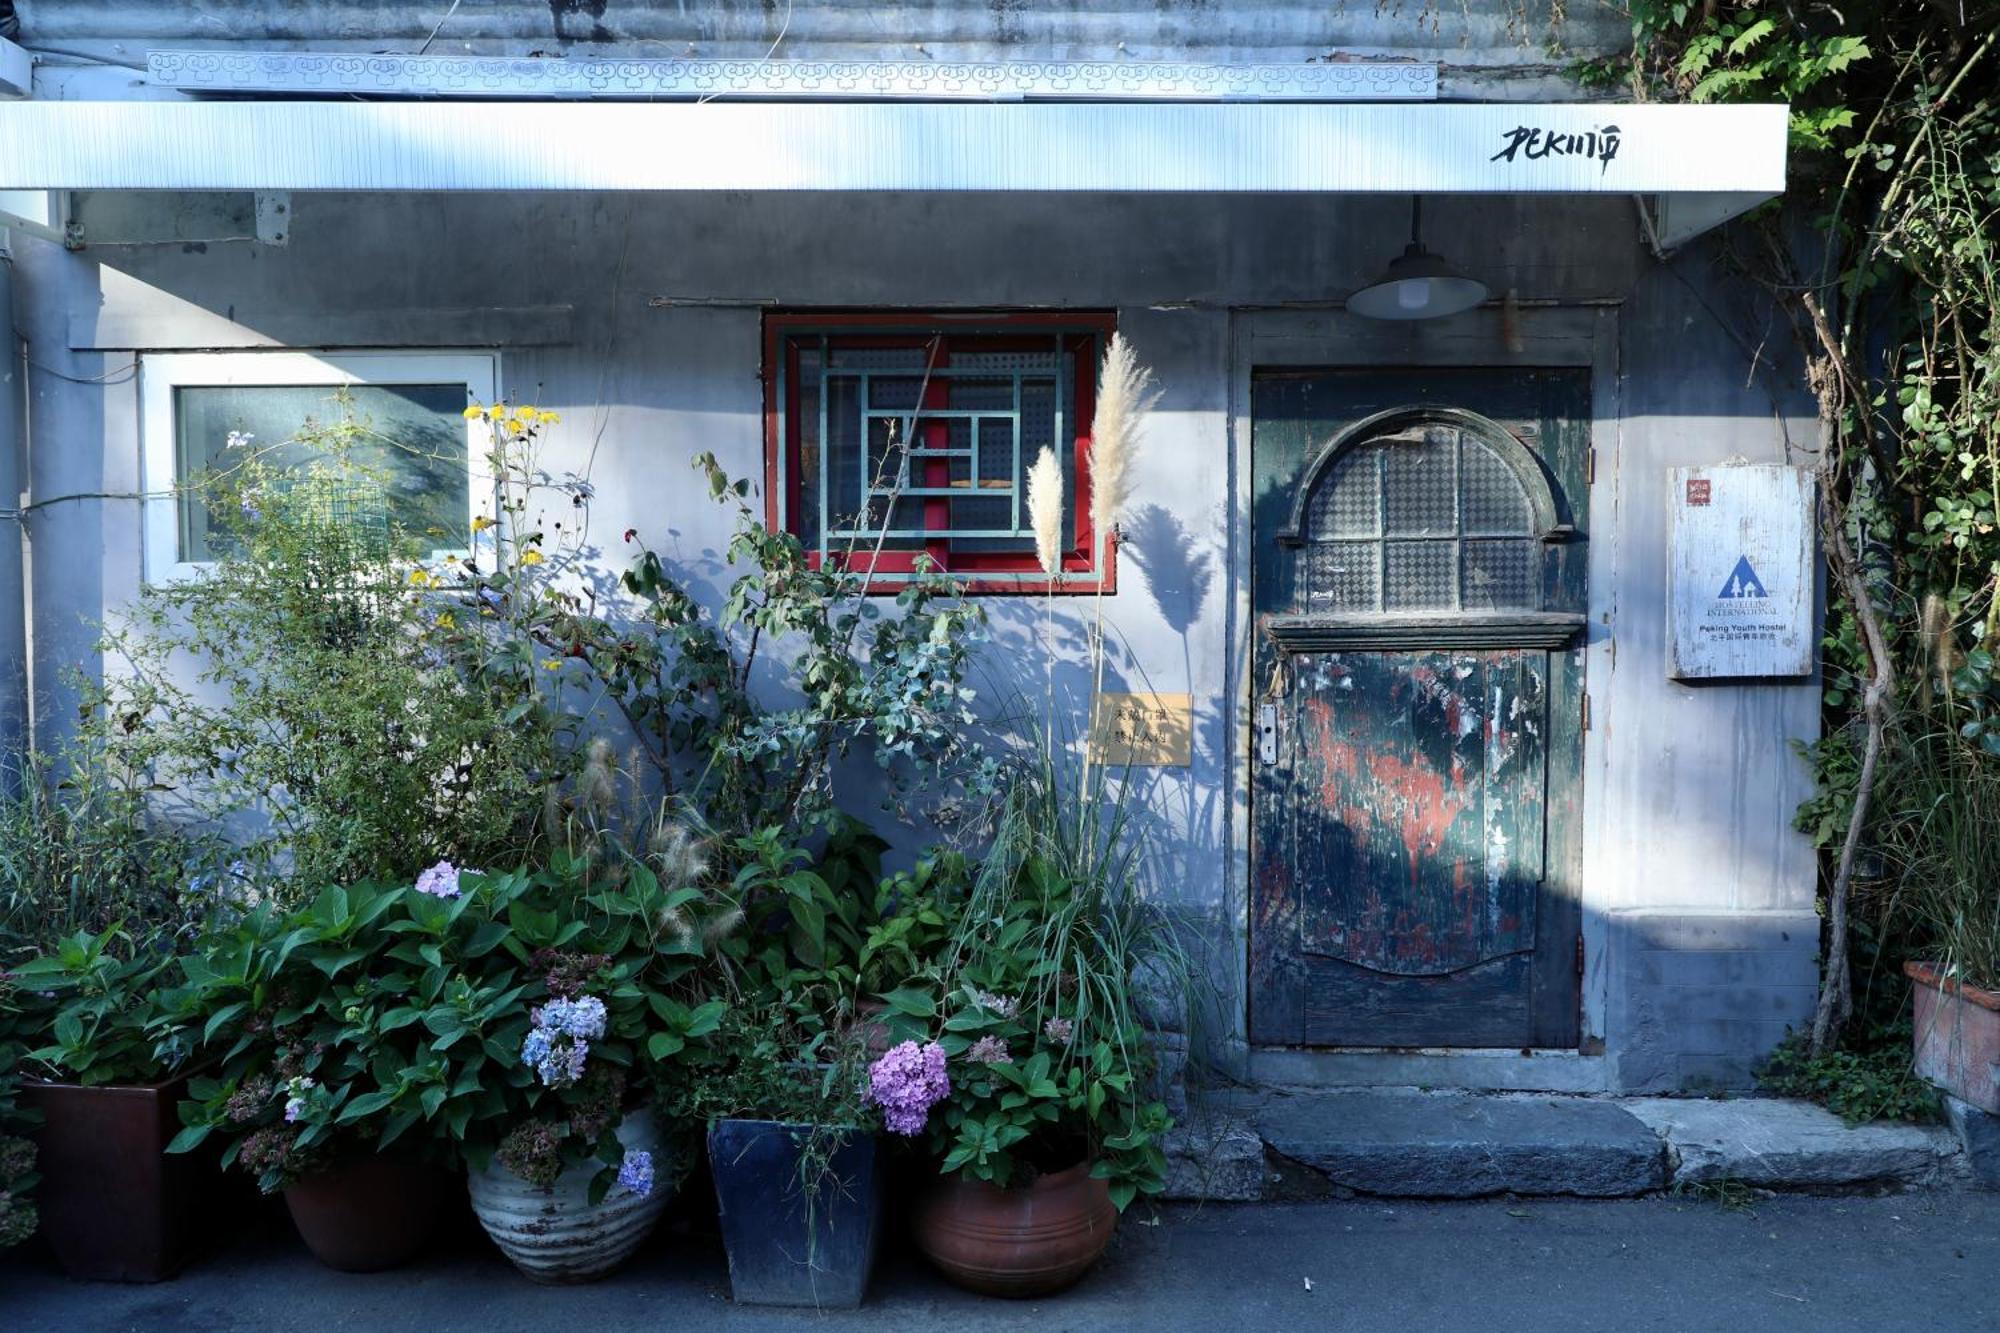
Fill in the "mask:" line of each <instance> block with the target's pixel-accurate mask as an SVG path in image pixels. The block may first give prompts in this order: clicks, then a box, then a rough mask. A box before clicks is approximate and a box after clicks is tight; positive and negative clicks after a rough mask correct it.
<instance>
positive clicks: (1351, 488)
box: [1306, 449, 1382, 539]
mask: <svg viewBox="0 0 2000 1333" xmlns="http://www.w3.org/2000/svg"><path fill="white" fill-rule="evenodd" d="M1380 458H1381V455H1380V452H1379V451H1378V450H1374V449H1356V450H1354V451H1352V452H1351V453H1349V454H1347V455H1346V456H1345V457H1343V458H1341V459H1340V460H1339V461H1337V462H1336V463H1334V465H1333V468H1332V470H1331V471H1330V472H1329V473H1328V474H1327V476H1326V477H1324V478H1323V479H1322V480H1321V481H1320V483H1319V485H1318V486H1317V487H1315V488H1314V490H1313V493H1312V499H1311V500H1310V501H1309V502H1308V503H1307V506H1306V536H1307V537H1308V538H1315V539H1318V538H1328V537H1373V536H1375V535H1376V534H1377V533H1379V532H1380V531H1381V530H1382V529H1381V524H1380V518H1381V503H1382V492H1381V477H1380V473H1379V463H1380Z"/></svg>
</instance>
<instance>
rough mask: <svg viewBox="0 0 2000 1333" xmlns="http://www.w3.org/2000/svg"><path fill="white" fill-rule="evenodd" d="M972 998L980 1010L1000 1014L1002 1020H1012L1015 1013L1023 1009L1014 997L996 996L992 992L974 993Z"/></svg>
mask: <svg viewBox="0 0 2000 1333" xmlns="http://www.w3.org/2000/svg"><path fill="white" fill-rule="evenodd" d="M972 998H973V1000H974V1001H975V1002H977V1003H978V1005H979V1007H980V1008H982V1009H984V1010H986V1011H987V1012H988V1013H992V1014H998V1015H1000V1017H1002V1018H1012V1017H1013V1016H1014V1013H1015V1011H1016V1010H1018V1009H1019V1008H1020V1007H1021V1002H1020V1001H1019V1000H1017V999H1015V998H1014V997H1013V996H1011V995H995V994H994V993H993V992H992V991H990V990H982V991H974V992H973V993H972Z"/></svg>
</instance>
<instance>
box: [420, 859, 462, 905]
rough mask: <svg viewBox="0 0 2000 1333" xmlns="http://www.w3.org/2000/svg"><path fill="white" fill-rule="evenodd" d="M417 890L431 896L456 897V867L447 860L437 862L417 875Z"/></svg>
mask: <svg viewBox="0 0 2000 1333" xmlns="http://www.w3.org/2000/svg"><path fill="white" fill-rule="evenodd" d="M417 892H418V893H428V894H429V895H430V896H431V897H433V898H456V897H458V867H457V866H455V865H453V864H452V863H451V862H449V861H440V862H438V863H437V864H436V865H434V866H432V867H431V868H430V869H429V870H426V871H425V872H424V873H423V874H421V875H418V876H417Z"/></svg>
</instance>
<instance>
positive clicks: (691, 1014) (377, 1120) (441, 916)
mask: <svg viewBox="0 0 2000 1333" xmlns="http://www.w3.org/2000/svg"><path fill="white" fill-rule="evenodd" d="M447 871H449V872H450V873H446V872H447ZM699 896H700V895H699V891H698V890H695V889H692V888H685V887H676V888H673V889H668V888H663V887H662V886H661V885H660V883H659V881H658V879H657V878H656V877H655V876H654V875H653V874H652V872H651V871H649V870H647V869H645V868H643V867H639V868H636V869H635V870H634V872H633V873H632V874H631V875H630V876H629V877H628V879H627V880H626V881H625V882H624V883H623V884H622V885H620V886H619V887H617V888H615V889H603V890H592V889H589V888H587V887H586V886H585V885H584V884H583V883H582V882H581V881H580V879H579V878H578V877H576V876H575V875H573V874H571V873H568V870H567V868H565V867H563V866H560V865H559V866H557V867H556V868H553V869H551V870H548V871H542V872H535V873H528V872H519V871H517V872H513V873H509V874H497V875H487V874H482V873H479V872H477V871H464V872H457V871H452V870H451V868H450V867H433V868H432V870H430V871H428V872H426V874H425V875H424V876H423V877H421V878H420V880H419V882H418V884H417V885H396V886H381V885H359V886H354V887H352V888H330V889H327V890H325V891H324V892H323V893H321V894H320V895H319V896H318V898H317V899H315V900H314V901H313V902H312V903H311V904H309V905H308V906H306V907H304V908H301V909H298V910H296V911H294V912H291V913H284V914H280V913H278V912H276V911H274V910H271V909H266V910H265V911H262V912H260V913H257V914H255V915H254V916H252V917H251V918H249V919H247V920H246V921H245V922H243V923H242V925H241V926H240V927H239V928H238V929H237V930H236V931H235V932H234V933H232V934H230V935H228V936H225V937H219V938H217V939H215V940H214V941H213V942H212V944H211V947H209V948H208V949H207V950H206V951H204V952H203V953H202V954H201V955H200V956H198V957H196V958H191V959H189V960H187V961H186V962H185V963H184V964H183V969H184V971H185V973H186V977H187V987H186V988H185V990H184V991H183V992H182V993H181V994H180V996H179V997H178V999H179V1002H180V1004H181V1007H182V1009H183V1011H184V1013H185V1014H187V1015H188V1016H189V1017H190V1018H191V1019H198V1021H200V1023H201V1024H202V1028H203V1032H204V1036H205V1038H206V1040H207V1042H208V1045H209V1047H210V1049H211V1050H212V1051H214V1052H216V1053H218V1054H219V1055H220V1057H221V1059H222V1062H223V1067H222V1070H221V1071H220V1072H219V1073H218V1074H217V1075H216V1076H215V1077H213V1078H207V1079H200V1080H196V1082H195V1083H194V1085H193V1087H192V1093H193V1099H192V1100H191V1101H189V1102H187V1103H185V1104H184V1105H183V1107H182V1119H183V1121H184V1123H185V1124H186V1126H187V1128H186V1129H185V1130H184V1131H183V1133H182V1134H181V1135H180V1137H179V1138H178V1139H176V1141H175V1145H174V1146H175V1149H176V1150H178V1151H188V1150H191V1149H193V1148H194V1147H196V1146H197V1145H199V1144H200V1143H202V1142H203V1141H204V1140H206V1139H208V1138H209V1137H210V1136H211V1135H219V1136H221V1137H223V1138H226V1139H227V1140H229V1147H228V1148H227V1149H226V1150H225V1160H227V1161H230V1162H232V1163H240V1164H242V1165H243V1166H245V1167H246V1168H247V1169H250V1170H252V1171H254V1172H256V1174H257V1175H258V1177H259V1180H260V1183H261V1184H262V1185H263V1187H264V1188H265V1189H267V1190H268V1189H276V1188H279V1187H281V1186H283V1185H285V1184H287V1183H289V1182H290V1181H292V1180H294V1179H297V1178H298V1177H299V1176H300V1175H301V1174H304V1173H307V1172H310V1171H312V1170H315V1169H318V1168H320V1167H322V1166H324V1165H325V1164H326V1163H328V1162H329V1161H330V1160H332V1159H334V1158H336V1157H337V1156H339V1155H340V1154H342V1153H346V1152H353V1151H376V1150H382V1149H388V1148H393V1147H396V1146H398V1145H402V1146H404V1147H408V1148H412V1149H418V1150H428V1151H432V1152H442V1153H448V1154H452V1155H459V1154H462V1155H463V1156H464V1157H465V1158H466V1159H467V1160H469V1161H471V1162H473V1163H474V1164H475V1165H482V1166H483V1165H484V1164H485V1163H486V1162H487V1161H489V1160H491V1159H492V1158H493V1157H494V1156H495V1155H496V1154H498V1155H499V1157H500V1159H501V1161H502V1162H503V1163H504V1164H505V1165H507V1166H508V1167H509V1168H510V1169H512V1170H515V1171H516V1172H517V1173H519V1174H520V1175H522V1176H523V1178H524V1179H529V1180H531V1181H537V1182H543V1183H546V1181H547V1180H549V1179H552V1178H553V1176H554V1175H555V1174H559V1173H560V1171H561V1170H562V1169H563V1168H564V1167H566V1166H570V1165H576V1164H579V1163H582V1162H586V1161H593V1160H594V1161H597V1162H599V1163H600V1164H601V1165H602V1166H603V1167H604V1168H605V1169H604V1171H602V1172H601V1173H600V1177H599V1179H598V1181H597V1182H596V1187H597V1188H599V1189H600V1191H601V1190H602V1189H607V1188H608V1187H609V1186H610V1184H611V1178H612V1174H613V1173H615V1171H616V1169H617V1167H618V1165H619V1163H620V1161H621V1160H622V1156H623V1148H622V1146H621V1145H620V1144H619V1143H618V1141H617V1138H616V1135H615V1130H616V1128H617V1125H618V1122H619V1120H620V1119H621V1118H622V1116H623V1114H624V1112H625V1110H626V1109H627V1108H628V1107H629V1106H631V1105H634V1104H637V1103H639V1102H641V1101H643V1100H644V1099H645V1097H646V1095H647V1091H648V1089H649V1088H650V1087H651V1086H652V1085H653V1083H654V1081H655V1080H656V1079H657V1077H658V1074H659V1071H660V1069H661V1068H662V1066H663V1064H664V1063H665V1062H669V1061H671V1060H672V1059H673V1058H674V1057H675V1056H676V1055H678V1054H679V1053H680V1052H681V1051H682V1050H683V1049H685V1047H686V1046H687V1044H688V1043H689V1042H690V1041H698V1040H700V1039H701V1038H703V1037H704V1036H706V1035H707V1034H708V1033H709V1032H711V1031H713V1030H714V1028H715V1026H716V1024H717V1023H718V1022H719V1021H720V1018H721V1014H722V1009H723V1006H722V1005H721V1004H720V1003H719V1002H715V1001H710V1000H707V999H705V998H704V997H702V996H700V994H699V985H700V979H699V978H698V977H697V976H696V975H695V964H696V963H697V962H698V961H699V959H700V956H701V942H700V936H699V932H697V931H693V930H691V929H687V928H677V927H676V925H675V924H674V923H675V921H676V919H677V918H680V917H682V916H683V915H684V914H685V913H687V912H688V911H689V910H690V909H691V908H692V907H693V905H694V904H695V902H696V901H697V900H698V898H699ZM577 1013H582V1014H583V1015H584V1017H583V1018H582V1019H576V1018H574V1017H573V1015H575V1014H577ZM538 1031H540V1032H542V1033H544V1036H543V1037H541V1038H536V1037H535V1034H536V1033H537V1032H538Z"/></svg>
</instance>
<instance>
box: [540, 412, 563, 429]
mask: <svg viewBox="0 0 2000 1333" xmlns="http://www.w3.org/2000/svg"><path fill="white" fill-rule="evenodd" d="M541 418H542V424H543V425H547V426H553V425H555V424H556V423H558V422H560V421H561V420H562V418H561V417H559V416H557V415H556V414H555V413H554V412H543V413H542V414H541Z"/></svg>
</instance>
